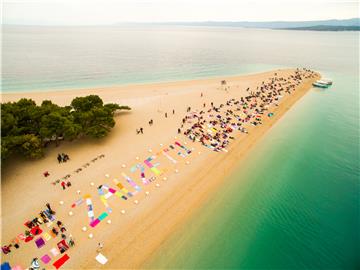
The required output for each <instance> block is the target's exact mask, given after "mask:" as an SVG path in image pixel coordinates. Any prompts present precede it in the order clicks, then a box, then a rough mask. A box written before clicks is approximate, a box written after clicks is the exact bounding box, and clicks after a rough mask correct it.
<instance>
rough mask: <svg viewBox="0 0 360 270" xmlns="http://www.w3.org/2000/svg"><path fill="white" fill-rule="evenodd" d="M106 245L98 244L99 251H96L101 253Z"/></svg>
mask: <svg viewBox="0 0 360 270" xmlns="http://www.w3.org/2000/svg"><path fill="white" fill-rule="evenodd" d="M103 247H104V245H103V244H102V243H100V242H99V243H98V246H97V249H96V252H97V253H99V252H100V251H101V250H102V249H103Z"/></svg>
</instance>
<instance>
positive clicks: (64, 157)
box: [57, 153, 70, 163]
mask: <svg viewBox="0 0 360 270" xmlns="http://www.w3.org/2000/svg"><path fill="white" fill-rule="evenodd" d="M57 160H58V162H59V163H61V162H66V161H68V160H70V157H69V155H68V154H64V153H61V154H58V155H57Z"/></svg>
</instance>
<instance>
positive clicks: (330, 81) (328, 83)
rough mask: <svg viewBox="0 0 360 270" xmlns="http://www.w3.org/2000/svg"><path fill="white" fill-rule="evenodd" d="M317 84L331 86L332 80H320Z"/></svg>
mask: <svg viewBox="0 0 360 270" xmlns="http://www.w3.org/2000/svg"><path fill="white" fill-rule="evenodd" d="M317 82H319V83H322V84H327V85H332V84H333V82H332V80H330V79H321V80H318V81H317Z"/></svg>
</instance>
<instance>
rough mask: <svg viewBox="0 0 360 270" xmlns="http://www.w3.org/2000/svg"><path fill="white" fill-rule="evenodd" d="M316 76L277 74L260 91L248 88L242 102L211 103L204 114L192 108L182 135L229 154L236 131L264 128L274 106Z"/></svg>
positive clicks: (303, 72) (298, 72) (304, 71)
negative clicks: (249, 127) (264, 123)
mask: <svg viewBox="0 0 360 270" xmlns="http://www.w3.org/2000/svg"><path fill="white" fill-rule="evenodd" d="M313 77H315V73H314V72H313V71H311V70H308V69H301V70H300V69H297V70H296V71H295V72H294V74H291V75H289V76H288V77H280V76H278V75H277V73H275V74H274V76H273V77H272V78H270V79H269V80H268V81H263V82H262V83H261V85H260V86H258V87H256V90H254V91H251V90H250V88H247V89H246V92H247V93H248V94H247V95H246V96H244V97H241V98H240V99H238V100H236V99H234V98H232V99H230V100H228V101H226V102H225V103H223V104H220V105H219V106H215V105H214V103H213V102H211V106H210V108H209V109H207V110H206V104H205V103H204V106H203V107H204V109H203V110H201V111H191V108H190V107H189V108H187V112H188V114H187V115H186V116H185V117H184V118H183V119H182V124H181V127H180V128H178V133H183V134H184V135H185V136H187V137H188V138H189V139H191V140H192V141H194V142H195V141H199V142H201V143H202V145H204V146H206V147H208V148H210V149H212V150H214V151H217V152H218V151H226V149H225V148H226V146H227V145H228V144H229V143H230V140H233V139H235V138H234V137H233V136H231V133H232V132H233V131H235V130H238V131H240V132H242V133H248V131H247V128H246V125H249V124H250V125H253V126H257V125H261V124H262V119H263V115H264V114H265V112H266V111H268V110H269V108H270V106H278V103H279V101H280V99H281V98H282V97H283V96H284V95H285V94H291V93H292V92H293V91H295V89H296V86H298V85H299V84H300V83H301V82H302V81H303V80H304V79H308V78H313ZM265 115H266V114H265ZM267 115H268V117H271V116H272V115H273V112H268V113H267ZM187 124H190V126H187ZM184 128H185V130H184V131H183V132H182V129H184Z"/></svg>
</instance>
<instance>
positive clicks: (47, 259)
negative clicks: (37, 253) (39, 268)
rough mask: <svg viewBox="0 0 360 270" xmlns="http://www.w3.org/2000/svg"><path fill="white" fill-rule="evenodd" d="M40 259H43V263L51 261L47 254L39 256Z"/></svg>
mask: <svg viewBox="0 0 360 270" xmlns="http://www.w3.org/2000/svg"><path fill="white" fill-rule="evenodd" d="M41 260H42V261H43V263H45V264H48V263H49V262H50V261H51V258H50V256H49V255H47V254H45V255H44V256H42V257H41Z"/></svg>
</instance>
